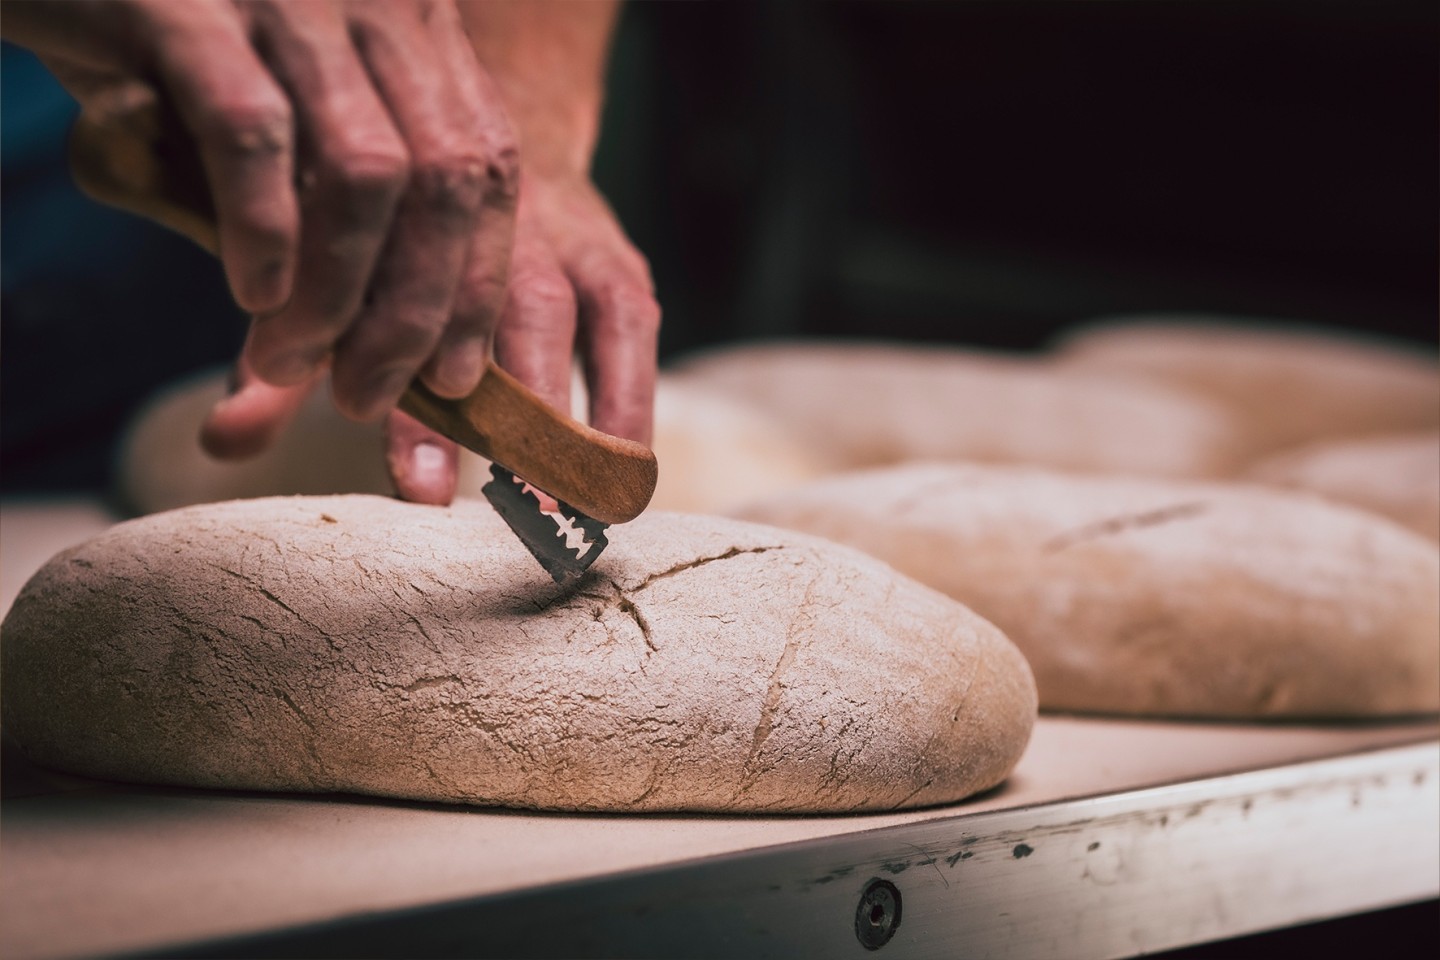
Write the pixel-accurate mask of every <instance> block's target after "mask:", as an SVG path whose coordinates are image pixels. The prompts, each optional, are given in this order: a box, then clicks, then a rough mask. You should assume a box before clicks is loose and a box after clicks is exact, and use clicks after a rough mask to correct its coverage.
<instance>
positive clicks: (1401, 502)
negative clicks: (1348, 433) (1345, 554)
mask: <svg viewBox="0 0 1440 960" xmlns="http://www.w3.org/2000/svg"><path fill="white" fill-rule="evenodd" d="M1246 477H1247V478H1248V479H1250V480H1253V481H1255V482H1256V483H1263V484H1267V485H1270V486H1276V487H1292V488H1295V489H1299V490H1309V491H1311V492H1312V493H1318V494H1320V495H1321V496H1322V497H1325V498H1326V499H1327V500H1334V501H1337V502H1339V503H1348V504H1351V505H1352V506H1356V507H1360V508H1362V509H1365V510H1369V511H1370V512H1371V513H1378V514H1380V515H1381V516H1386V517H1389V518H1390V519H1392V520H1394V521H1395V522H1396V523H1399V524H1401V525H1402V526H1406V527H1409V528H1410V529H1411V530H1414V531H1415V532H1416V533H1420V534H1424V535H1425V536H1427V537H1429V538H1430V539H1431V540H1440V433H1435V432H1427V433H1404V434H1389V435H1386V436H1379V437H1363V438H1360V439H1357V440H1337V441H1328V442H1324V441H1322V442H1319V443H1313V444H1307V445H1306V446H1303V447H1299V448H1296V449H1293V450H1286V451H1283V452H1281V453H1277V454H1275V455H1274V456H1272V457H1268V458H1266V459H1265V460H1262V461H1261V462H1259V463H1257V464H1255V465H1254V466H1253V467H1251V468H1250V469H1249V471H1247V473H1246Z"/></svg>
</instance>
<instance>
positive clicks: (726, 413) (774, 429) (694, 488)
mask: <svg viewBox="0 0 1440 960" xmlns="http://www.w3.org/2000/svg"><path fill="white" fill-rule="evenodd" d="M652 446H653V447H654V450H655V459H656V460H657V461H659V463H660V481H659V483H658V484H656V487H655V496H654V497H653V498H652V499H651V501H650V505H651V509H654V510H676V511H679V512H681V513H722V512H724V511H726V510H729V509H732V508H734V507H737V506H739V505H740V504H744V503H748V502H750V501H751V500H754V499H756V498H759V497H767V496H773V495H774V494H776V493H780V492H782V491H784V490H789V489H791V488H793V487H797V486H799V485H800V484H802V483H805V482H807V481H809V480H813V479H815V478H816V477H818V476H820V475H821V474H822V473H823V472H824V466H823V464H822V462H821V460H820V458H819V457H818V456H816V455H814V454H813V453H811V451H810V449H809V447H808V446H807V445H806V444H805V443H804V442H803V440H801V439H800V438H799V437H796V436H795V435H794V434H792V433H791V432H790V431H789V430H788V429H786V427H785V426H784V424H782V423H780V422H779V421H777V420H775V419H773V418H771V417H769V416H767V415H766V414H764V413H763V412H761V411H758V410H756V409H754V408H753V407H750V406H748V405H746V404H744V403H740V402H738V401H736V400H733V399H731V398H730V397H727V396H725V395H724V394H720V393H716V392H713V391H710V390H706V389H704V388H703V387H699V386H696V385H692V384H688V383H681V382H677V381H676V380H674V379H672V378H669V377H666V376H662V377H661V378H660V381H659V383H658V384H656V389H655V441H654V443H653V444H652Z"/></svg>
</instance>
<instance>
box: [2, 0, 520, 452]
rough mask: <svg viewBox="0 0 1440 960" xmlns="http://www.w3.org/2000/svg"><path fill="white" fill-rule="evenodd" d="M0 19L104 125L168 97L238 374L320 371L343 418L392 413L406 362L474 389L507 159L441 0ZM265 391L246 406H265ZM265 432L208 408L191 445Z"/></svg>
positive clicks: (510, 176) (82, 10)
mask: <svg viewBox="0 0 1440 960" xmlns="http://www.w3.org/2000/svg"><path fill="white" fill-rule="evenodd" d="M4 28H5V34H6V37H7V39H13V40H15V41H16V42H19V43H22V44H24V45H26V46H29V47H31V48H33V49H34V50H35V51H36V52H37V53H38V54H39V55H40V56H41V57H42V59H44V60H45V61H46V63H47V64H49V65H50V66H51V67H52V69H54V70H55V72H56V74H57V76H59V78H60V79H61V80H62V82H64V83H65V84H66V86H67V87H69V88H70V89H71V91H72V92H73V93H74V94H75V95H76V97H77V99H79V100H80V102H81V104H82V106H83V107H84V108H85V110H86V112H87V113H88V114H90V115H91V116H92V117H94V118H96V119H98V120H100V121H101V122H103V121H104V119H105V114H106V112H107V111H122V110H124V109H127V108H128V107H130V106H131V105H133V104H134V103H135V102H136V100H137V98H140V99H143V96H144V95H146V94H148V95H149V97H150V98H151V99H152V100H153V99H159V100H160V101H162V102H165V103H168V104H169V105H170V106H171V107H173V108H174V112H175V113H176V114H177V116H178V118H179V123H180V125H182V126H183V127H184V129H185V130H186V131H187V132H188V134H189V135H190V137H191V138H192V139H193V141H194V145H195V147H196V151H197V153H198V156H199V160H200V163H201V165H202V166H203V168H204V173H205V178H206V180H207V183H208V187H209V193H210V195H211V197H212V199H213V202H214V207H215V215H216V218H217V220H218V228H219V248H220V249H219V252H220V256H221V259H222V261H223V262H224V265H225V270H226V274H227V277H228V279H229V282H230V286H231V289H232V291H233V293H234V295H235V297H236V300H237V301H238V302H239V303H240V305H241V306H242V307H244V308H245V309H247V310H248V311H250V312H252V313H253V314H255V315H256V319H255V321H254V322H253V324H252V327H251V332H250V336H249V338H248V340H247V344H246V347H245V350H244V354H243V357H242V364H241V378H242V380H246V381H247V382H260V383H264V384H268V385H270V386H272V387H279V388H287V389H292V390H298V389H300V388H302V387H304V386H305V385H306V384H309V383H311V382H313V381H314V380H315V378H316V377H317V375H318V374H319V372H320V371H321V370H322V369H325V368H327V367H328V368H329V369H330V371H331V377H332V384H333V393H334V397H335V403H336V406H337V407H339V409H340V410H341V411H342V412H344V413H345V414H347V415H349V416H351V417H354V418H356V419H374V418H377V417H379V416H380V415H382V414H383V413H385V412H387V411H389V410H391V409H392V408H393V407H394V404H395V402H396V400H397V399H398V398H399V396H400V394H401V393H402V392H403V391H404V389H405V388H406V386H407V385H408V384H409V383H410V381H411V380H412V379H413V378H414V377H415V376H416V375H417V374H419V375H420V376H421V378H422V379H423V380H424V381H425V382H426V383H427V385H428V386H430V387H431V389H432V390H434V391H435V392H436V393H438V394H440V395H442V396H447V397H460V396H464V395H465V394H467V393H469V392H470V391H471V390H472V389H473V388H474V387H475V385H476V383H477V382H478V380H479V378H480V375H481V373H482V371H483V367H484V363H485V360H486V358H487V356H488V353H489V344H490V339H491V337H492V335H493V331H494V327H495V324H496V322H497V320H498V317H499V313H500V309H501V306H502V303H503V296H504V289H505V274H506V268H507V265H508V259H509V250H510V245H511V240H512V231H513V220H514V213H515V202H516V187H517V179H518V174H517V166H516V164H517V153H516V148H515V143H514V137H513V134H512V133H511V130H510V127H509V123H508V120H507V119H506V117H505V113H504V110H503V108H502V107H501V105H500V102H499V98H498V95H497V93H496V92H495V89H494V87H493V85H492V84H491V82H490V80H489V78H488V76H487V75H486V74H485V73H484V71H483V70H482V69H481V68H480V66H479V64H478V63H477V62H476V60H475V55H474V51H473V49H472V48H471V46H470V45H469V43H468V42H467V40H466V38H465V34H464V29H463V26H462V24H461V23H460V19H459V14H458V12H457V10H456V9H455V7H454V5H453V4H452V3H450V2H448V0H445V2H438V0H437V2H422V0H416V2H391V0H345V2H339V0H334V2H331V0H303V2H302V0H297V2H277V0H234V2H231V0H192V2H186V3H173V2H165V0H109V2H96V3H85V4H81V3H66V4H50V3H22V4H7V5H6V11H5V20H4ZM297 173H298V176H297ZM278 400H279V395H278V394H277V395H272V396H270V397H269V399H268V400H267V401H266V403H265V404H262V405H261V406H259V407H252V408H249V413H250V414H255V413H257V412H258V411H260V410H262V409H268V410H270V411H271V412H272V413H274V414H276V415H277V416H278V415H280V414H281V413H283V409H284V407H285V404H284V403H278ZM242 406H243V404H242ZM212 421H214V418H212ZM237 423H238V424H240V425H243V426H244V427H245V428H246V429H241V430H240V431H239V433H237V434H235V435H232V436H226V435H225V429H226V427H227V425H229V426H236V425H237ZM273 425H274V421H273V420H272V421H270V422H269V424H268V425H265V426H263V428H257V424H256V423H255V422H253V418H252V419H251V422H247V420H246V418H245V417H240V418H238V421H236V419H235V418H231V419H230V420H229V421H227V419H226V418H225V417H223V416H222V417H220V418H219V419H218V421H214V423H213V429H211V430H209V431H208V436H209V439H210V440H211V441H212V446H214V447H215V448H220V449H228V450H230V451H232V452H233V451H236V450H240V449H243V448H245V447H246V446H247V445H248V444H253V443H254V442H255V441H256V440H257V439H263V438H264V437H265V436H267V435H268V434H269V433H271V432H273V431H272V430H271V427H273Z"/></svg>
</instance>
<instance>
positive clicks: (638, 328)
mask: <svg viewBox="0 0 1440 960" xmlns="http://www.w3.org/2000/svg"><path fill="white" fill-rule="evenodd" d="M659 320H660V311H659V307H658V305H657V304H656V302H655V298H654V295H653V292H652V288H651V283H650V274H649V268H648V266H647V265H646V263H645V260H644V258H643V257H642V256H641V255H640V254H639V253H638V252H637V251H636V250H635V248H634V247H633V246H632V245H631V244H630V242H629V240H628V239H627V238H626V237H625V235H624V233H623V231H622V230H621V228H620V226H619V224H618V223H617V222H616V220H615V217H614V215H613V214H612V213H611V212H610V209H609V207H608V206H607V205H606V204H605V201H604V200H603V198H601V196H600V194H599V193H598V192H597V191H596V189H595V187H594V186H593V184H591V183H589V181H588V180H587V179H582V178H575V179H571V180H565V181H556V180H541V179H528V178H527V179H526V181H525V183H524V188H523V191H522V196H521V202H520V210H519V218H518V222H517V225H516V237H515V249H514V254H513V257H512V261H511V269H510V284H509V289H508V291H507V296H506V302H505V308H504V311H503V315H502V319H501V322H500V325H499V328H498V330H497V334H496V353H497V356H498V359H499V361H500V363H501V365H502V366H504V367H505V368H506V369H507V370H509V371H510V372H511V373H513V374H515V376H516V377H518V378H519V379H521V380H522V381H523V382H525V383H526V384H527V385H528V386H529V387H530V388H531V389H532V390H535V391H536V393H538V394H539V395H540V396H541V397H542V398H543V399H544V400H546V402H548V403H549V404H550V405H551V406H553V407H555V408H556V409H558V410H562V411H567V410H569V409H570V386H571V370H572V365H573V354H574V349H575V347H576V346H577V344H578V346H579V347H580V349H581V351H582V354H583V355H584V357H585V361H586V371H587V381H588V393H589V396H590V407H591V414H590V420H591V423H592V424H593V425H594V426H596V427H597V428H598V429H600V430H604V431H605V432H606V433H611V434H614V435H616V436H621V437H625V438H627V439H631V440H639V441H641V442H645V443H648V442H649V439H650V430H651V406H652V404H653V397H654V389H655V347H656V337H657V334H658V328H659ZM316 382H318V381H312V382H311V383H309V384H303V385H299V386H294V387H287V388H277V387H273V386H270V385H267V384H265V383H263V382H262V381H260V380H259V379H258V378H257V377H255V376H254V374H253V373H252V372H250V371H249V370H247V369H246V367H245V365H244V364H243V363H242V365H241V367H240V368H239V369H238V371H237V377H236V384H235V387H236V389H235V390H234V392H233V393H232V394H231V396H230V397H228V398H226V399H225V400H223V401H221V402H220V404H218V405H217V406H216V408H215V410H214V411H213V412H212V413H211V415H210V418H209V420H207V421H206V425H205V428H204V430H203V432H202V440H203V442H204V444H205V446H206V449H207V450H209V451H210V452H211V453H213V454H215V455H217V456H222V457H240V456H247V455H249V454H251V453H254V452H258V451H259V450H262V449H264V448H265V447H266V446H268V445H269V443H270V442H271V440H272V439H273V438H274V436H275V435H276V434H278V432H279V430H280V429H282V428H283V427H284V425H285V424H286V423H287V422H288V421H289V419H290V418H291V417H293V416H294V414H295V412H296V411H298V410H299V409H300V406H301V405H302V403H303V402H304V399H305V395H306V393H308V391H309V390H310V389H311V388H313V387H314V386H315V383H316ZM386 437H387V439H386V449H385V456H386V463H387V464H388V466H389V468H390V473H391V477H392V479H393V480H394V482H395V487H396V491H397V492H398V493H399V495H400V496H401V497H402V498H404V499H406V500H411V501H415V502H418V503H438V504H445V503H449V502H450V500H451V499H453V497H454V495H455V486H456V481H457V473H458V456H459V455H458V450H457V448H456V446H455V444H454V443H453V442H451V441H449V440H447V439H445V438H444V437H441V436H439V435H438V434H435V433H433V432H431V431H430V430H428V429H426V428H425V427H424V426H422V425H421V424H419V423H418V422H417V421H415V420H414V419H412V418H411V417H409V416H407V415H406V414H404V413H401V412H400V411H398V410H397V411H394V412H392V413H391V415H390V418H389V420H388V421H387V424H386Z"/></svg>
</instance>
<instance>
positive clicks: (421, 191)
mask: <svg viewBox="0 0 1440 960" xmlns="http://www.w3.org/2000/svg"><path fill="white" fill-rule="evenodd" d="M486 167H487V163H486V159H485V157H483V156H481V155H479V154H477V153H469V152H459V153H453V154H447V155H445V156H443V157H437V158H434V159H429V160H425V161H423V162H420V163H417V164H415V166H414V168H413V169H412V170H411V173H410V187H411V189H412V190H414V191H415V193H416V195H417V196H418V197H419V199H420V201H421V202H422V203H424V204H425V205H426V206H427V207H429V208H431V209H433V210H435V211H437V212H439V213H445V214H455V215H458V216H464V217H473V216H474V215H475V214H476V213H477V212H478V211H479V209H480V199H481V196H482V195H483V193H484V184H485V175H486Z"/></svg>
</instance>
